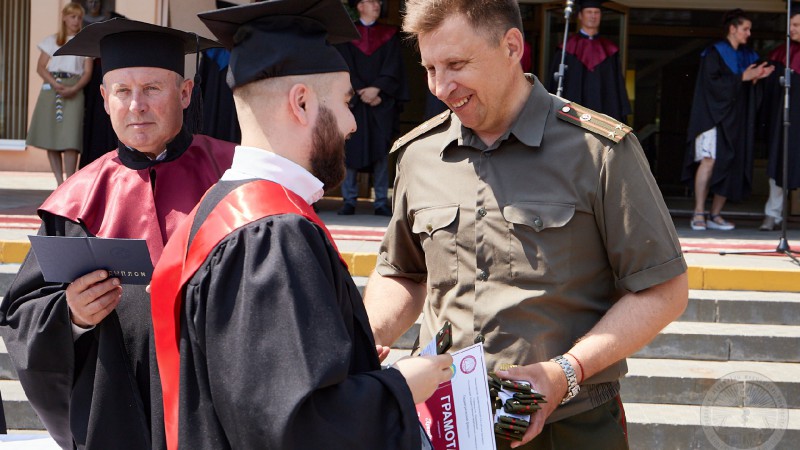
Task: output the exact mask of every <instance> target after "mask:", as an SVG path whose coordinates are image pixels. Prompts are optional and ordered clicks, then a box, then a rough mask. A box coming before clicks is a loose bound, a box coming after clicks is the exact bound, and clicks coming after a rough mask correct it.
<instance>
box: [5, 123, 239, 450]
mask: <svg viewBox="0 0 800 450" xmlns="http://www.w3.org/2000/svg"><path fill="white" fill-rule="evenodd" d="M232 157H233V144H230V143H226V142H222V141H218V140H215V139H211V138H208V137H205V136H196V137H195V138H194V139H192V137H191V136H187V135H185V134H184V133H181V134H179V136H178V137H176V139H175V140H173V141H172V142H171V143H170V144H168V145H167V158H166V160H165V161H162V162H155V161H150V160H148V159H147V158H145V157H144V156H143V155H141V154H139V153H138V152H135V151H132V150H130V149H127V148H122V147H121V148H120V149H118V152H110V153H108V154H106V155H104V156H102V157H101V158H100V159H98V160H96V161H95V162H94V163H92V164H90V165H89V166H88V167H87V168H85V169H82V170H80V171H79V172H78V173H76V174H75V175H73V176H72V177H70V178H69V179H68V180H67V181H66V182H65V183H64V184H63V185H61V186H60V187H59V188H58V189H57V190H56V191H55V192H54V193H53V194H52V195H51V196H50V197H49V198H48V200H47V201H46V202H45V203H44V204H43V205H42V207H41V208H40V209H39V215H40V217H41V218H42V227H41V229H40V230H39V234H40V235H47V236H102V237H125V238H144V239H147V243H148V248H149V249H150V252H151V257H155V260H157V256H158V255H160V252H161V249H162V248H163V246H164V243H165V241H166V240H167V239H168V238H169V236H170V234H171V232H172V231H173V230H174V228H175V226H176V225H177V223H179V222H180V220H181V218H182V217H185V216H186V214H188V213H189V212H190V211H191V208H193V207H194V205H195V204H196V203H197V202H198V201H199V200H200V197H201V196H202V194H203V193H204V192H205V191H206V190H207V188H208V187H210V186H211V185H212V184H213V183H215V182H216V181H217V180H218V179H219V177H220V176H221V175H222V173H223V172H224V170H225V169H227V168H228V167H229V166H230V164H231V160H232ZM67 286H68V284H66V283H65V284H58V283H47V282H45V281H44V279H43V277H42V273H41V269H40V268H39V264H38V262H37V260H36V255H35V254H34V253H33V252H29V253H28V256H27V257H26V259H25V261H24V262H23V264H22V267H21V268H20V270H19V273H18V274H17V277H16V278H15V279H14V281H13V282H12V284H11V287H10V289H9V291H8V293H7V294H6V295H5V299H4V300H3V303H2V305H0V332H1V333H2V336H3V339H4V340H5V342H6V347H7V348H8V352H9V354H10V356H11V358H12V360H13V362H14V366H15V368H16V369H17V372H18V374H19V379H20V382H21V383H22V387H23V388H24V390H25V393H26V395H27V397H28V399H29V401H30V403H31V405H32V406H33V408H34V410H35V411H36V413H37V414H38V415H39V417H40V418H41V420H42V422H43V423H44V425H45V427H46V428H47V430H48V432H49V433H50V434H51V435H52V436H53V438H54V439H55V440H56V442H57V443H58V444H59V445H60V446H61V447H62V448H65V449H72V448H75V447H76V448H79V449H88V450H92V449H94V450H107V449H115V450H119V449H123V450H124V449H130V450H142V449H150V448H154V449H161V448H164V447H165V440H164V424H163V414H162V400H161V391H160V384H159V379H158V372H157V370H156V369H157V365H156V363H155V358H154V352H153V351H152V346H153V342H152V329H151V326H150V299H149V295H148V294H146V293H145V291H144V286H133V285H123V286H122V291H123V294H122V299H121V301H120V303H119V305H118V306H117V308H116V309H115V310H114V311H113V312H112V313H111V314H109V315H108V316H107V317H106V318H105V319H104V320H103V321H101V322H100V323H99V324H98V325H97V326H96V327H94V329H92V330H90V331H87V332H85V333H84V334H82V335H81V336H80V338H78V339H77V340H76V341H74V342H73V335H72V323H71V320H70V316H69V308H68V306H67V302H66V293H65V291H66V288H67Z"/></svg>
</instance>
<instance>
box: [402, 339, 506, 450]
mask: <svg viewBox="0 0 800 450" xmlns="http://www.w3.org/2000/svg"><path fill="white" fill-rule="evenodd" d="M429 347H430V346H429ZM435 347H436V346H435V345H434V346H433V349H434V351H435ZM426 350H428V348H426V349H425V350H423V351H422V353H421V355H425V354H426ZM428 354H432V353H428ZM452 355H453V365H452V367H451V370H452V372H453V375H452V377H451V378H450V380H449V381H447V382H445V383H442V384H440V385H439V388H438V389H437V390H436V392H434V393H433V395H432V396H431V397H430V398H429V399H428V400H426V401H425V403H420V404H418V405H417V414H418V415H419V421H420V423H421V424H422V427H423V428H424V429H425V432H426V433H427V434H428V437H429V438H430V440H431V443H432V444H433V448H434V449H436V450H446V449H460V450H487V449H491V450H493V449H496V448H497V446H496V444H495V438H494V415H493V412H494V411H493V410H492V407H491V404H490V401H489V397H490V396H489V384H488V379H487V375H486V361H485V359H484V355H483V346H482V345H481V344H475V345H472V346H469V347H467V348H465V349H463V350H459V351H457V352H453V353H452Z"/></svg>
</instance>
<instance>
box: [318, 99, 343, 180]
mask: <svg viewBox="0 0 800 450" xmlns="http://www.w3.org/2000/svg"><path fill="white" fill-rule="evenodd" d="M344 139H345V136H344V135H342V133H341V131H339V127H338V126H337V123H336V117H335V116H334V115H333V112H332V111H331V110H330V109H329V108H326V107H324V106H320V109H319V117H317V123H316V124H315V125H314V129H313V130H312V145H313V148H312V150H311V173H312V174H313V175H314V176H315V177H317V178H318V179H319V180H320V181H322V184H323V187H322V188H323V189H324V190H325V191H328V190H331V189H333V188H335V187H336V186H339V184H341V183H342V181H343V180H344V177H345V174H346V169H345V165H344Z"/></svg>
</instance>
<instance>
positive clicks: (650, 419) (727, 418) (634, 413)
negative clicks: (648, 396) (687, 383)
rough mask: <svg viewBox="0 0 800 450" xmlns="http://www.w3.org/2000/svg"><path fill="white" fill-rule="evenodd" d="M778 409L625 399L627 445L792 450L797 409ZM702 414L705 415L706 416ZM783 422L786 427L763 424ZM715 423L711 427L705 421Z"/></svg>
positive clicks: (664, 449) (667, 449)
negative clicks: (710, 408)
mask: <svg viewBox="0 0 800 450" xmlns="http://www.w3.org/2000/svg"><path fill="white" fill-rule="evenodd" d="M785 413H786V414H782V413H777V411H776V410H775V409H764V408H747V409H746V410H744V409H742V408H716V409H713V410H709V409H704V408H703V407H701V406H695V405H664V404H660V405H655V404H648V403H626V404H625V415H626V417H627V419H628V441H629V442H630V446H631V449H636V450H638V449H641V450H645V449H647V450H652V449H659V450H688V449H718V450H721V449H756V448H758V449H764V450H796V449H797V448H798V441H800V414H798V413H800V411H798V410H791V411H785ZM704 414H705V419H704ZM777 421H781V423H785V424H786V427H785V429H780V430H774V429H771V427H769V426H767V427H765V426H764V424H765V423H767V424H770V423H775V422H777ZM703 423H713V424H714V426H705V427H704V426H703V425H702V424H703Z"/></svg>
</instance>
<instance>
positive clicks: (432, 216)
mask: <svg viewBox="0 0 800 450" xmlns="http://www.w3.org/2000/svg"><path fill="white" fill-rule="evenodd" d="M457 218H458V205H444V206H433V207H430V208H423V209H419V210H417V211H416V212H415V213H414V223H413V225H412V226H411V230H412V231H413V232H414V234H416V235H417V236H418V237H419V240H420V243H421V244H422V249H423V251H424V252H425V265H426V266H427V269H428V285H430V286H431V287H437V286H452V285H454V284H456V280H457V279H458V257H457V255H456V232H457V229H458V224H457V220H456V219H457Z"/></svg>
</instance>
